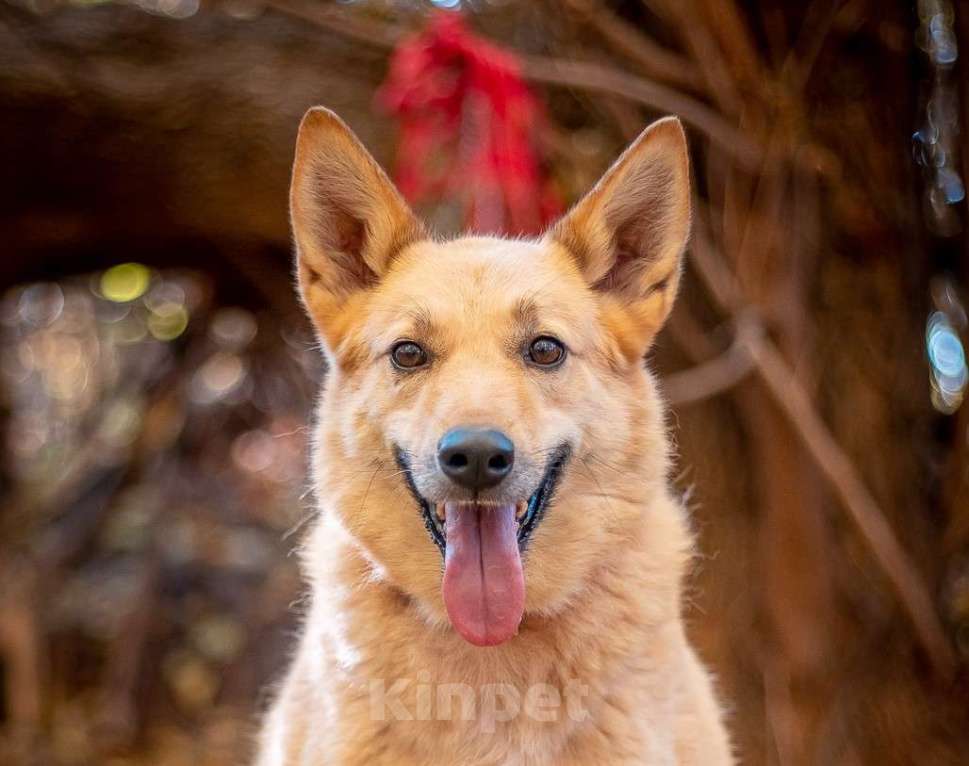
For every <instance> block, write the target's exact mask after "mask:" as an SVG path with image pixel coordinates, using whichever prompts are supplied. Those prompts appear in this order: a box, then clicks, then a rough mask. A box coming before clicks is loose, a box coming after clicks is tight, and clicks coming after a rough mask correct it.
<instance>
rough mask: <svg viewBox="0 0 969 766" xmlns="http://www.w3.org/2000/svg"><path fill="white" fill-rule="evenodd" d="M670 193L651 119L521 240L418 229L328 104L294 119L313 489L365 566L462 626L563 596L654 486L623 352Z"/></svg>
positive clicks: (505, 634)
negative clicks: (324, 372)
mask: <svg viewBox="0 0 969 766" xmlns="http://www.w3.org/2000/svg"><path fill="white" fill-rule="evenodd" d="M689 197H690V195H689V169H688V160H687V150H686V140H685V137H684V134H683V129H682V128H681V126H680V124H679V122H678V121H677V120H675V119H665V120H662V121H660V122H657V123H655V124H653V125H652V126H650V127H649V128H648V129H647V130H646V131H644V132H643V134H642V135H641V136H640V137H639V138H638V139H637V140H636V141H635V142H634V143H633V144H632V145H631V146H630V147H629V149H628V150H627V151H626V152H625V153H624V154H623V155H622V157H620V158H619V160H618V161H617V162H616V163H615V165H613V167H612V168H611V169H610V170H609V171H608V172H607V173H606V175H605V176H604V177H603V178H602V180H601V181H600V182H599V184H598V185H597V186H596V187H595V188H594V189H593V190H592V191H591V192H590V193H589V194H588V195H587V196H586V197H585V198H584V199H583V200H581V201H580V202H579V203H578V204H577V205H576V206H575V207H574V208H573V209H572V211H571V212H569V213H568V215H566V216H565V217H564V218H563V219H562V220H561V221H559V222H558V223H557V224H556V225H555V226H553V227H552V228H551V229H550V230H549V231H548V233H547V234H546V235H545V236H543V237H542V238H540V239H538V240H534V241H527V240H504V239H495V238H488V237H462V238H458V239H452V240H449V241H439V240H435V239H433V238H431V237H430V236H429V235H428V234H427V233H426V232H425V229H424V227H423V225H422V224H421V223H420V222H419V221H418V220H417V219H416V218H415V216H414V215H413V213H412V212H411V211H410V210H409V208H408V207H407V205H406V203H405V202H404V201H403V200H402V198H401V197H400V195H399V194H398V193H397V191H396V190H395V189H394V187H393V185H392V184H391V183H390V181H389V180H388V179H387V177H386V175H385V174H384V173H383V171H382V170H381V169H380V168H379V167H378V165H377V164H376V163H375V162H374V160H373V159H372V158H371V157H370V155H369V154H368V153H367V151H366V150H365V149H364V148H363V146H362V145H361V144H360V143H359V141H358V140H357V139H356V137H355V136H354V135H353V134H352V133H351V132H350V130H349V129H348V128H347V127H346V126H345V125H344V124H343V122H342V121H340V119H339V118H338V117H336V116H335V115H334V114H332V113H331V112H329V111H327V110H325V109H313V110H311V111H310V112H309V113H308V114H307V115H306V117H305V118H304V120H303V123H302V125H301V127H300V132H299V138H298V141H297V149H296V162H295V169H294V175H293V186H292V194H291V206H292V219H293V229H294V232H295V237H296V243H297V253H298V274H299V286H300V290H301V293H302V297H303V301H304V303H305V305H306V308H307V310H308V312H309V315H310V317H311V318H312V320H313V323H314V325H315V327H316V329H317V332H318V334H319V337H320V340H321V342H322V345H323V348H324V351H325V353H326V356H327V359H328V362H329V367H330V372H329V378H328V381H327V384H326V392H325V395H324V397H323V400H322V403H321V408H320V422H319V424H318V431H317V438H316V456H315V465H314V470H315V481H316V489H317V491H318V493H319V495H320V499H321V502H322V504H323V506H324V512H325V513H331V514H334V518H336V519H338V520H339V522H340V523H341V524H342V525H343V526H344V527H345V528H346V530H347V531H348V532H349V533H350V535H351V536H352V537H353V538H354V540H355V541H356V542H357V543H358V544H359V546H360V549H361V550H362V551H363V552H364V554H365V555H366V556H367V558H368V559H369V561H370V562H371V564H372V567H373V571H374V573H375V574H376V575H377V576H380V577H384V578H386V579H387V580H389V581H391V582H392V583H393V584H394V585H395V586H396V587H398V588H400V589H401V590H402V591H403V592H405V593H406V594H408V595H409V596H410V597H412V598H413V599H414V600H415V602H416V603H417V604H418V605H419V606H420V607H421V609H422V611H423V613H424V614H425V615H426V616H427V617H428V618H430V619H432V620H434V619H443V618H444V617H445V616H446V617H447V618H448V619H449V620H450V622H451V624H452V625H453V626H454V628H455V629H456V630H457V631H458V632H459V633H460V634H461V635H462V636H464V637H465V638H466V639H467V640H468V641H470V642H472V643H475V644H480V645H493V644H498V643H501V642H503V641H506V640H508V639H509V638H511V637H512V636H513V635H514V634H515V633H516V631H517V629H518V626H519V623H520V621H521V619H522V617H523V614H524V613H526V612H529V613H543V614H550V613H554V612H555V611H556V610H559V609H562V608H563V607H564V606H565V605H567V603H568V602H569V599H570V598H571V597H572V596H574V595H575V594H576V593H578V592H579V591H580V590H581V589H582V587H583V584H584V583H586V582H587V581H588V578H590V577H593V576H594V573H595V571H596V567H597V565H601V564H602V563H603V562H606V561H608V558H609V557H610V555H611V554H612V552H613V551H614V550H615V549H616V547H617V546H619V545H621V544H622V542H623V541H624V540H625V539H628V537H629V536H637V535H639V534H640V531H639V529H638V528H637V522H638V521H640V520H641V516H642V505H643V504H644V503H645V502H648V501H649V499H650V497H651V493H652V494H655V493H656V492H657V491H661V490H660V489H658V488H661V487H663V486H664V485H663V482H664V480H665V470H666V446H665V439H664V438H663V435H662V416H661V413H660V411H659V409H660V408H659V404H658V400H657V397H656V395H655V391H654V387H653V384H652V381H651V379H650V377H649V375H648V374H647V372H646V371H645V369H644V364H643V357H644V355H645V353H646V351H647V349H648V348H649V345H650V343H651V342H652V339H653V338H654V337H655V335H656V333H657V331H658V330H659V328H660V327H661V325H662V323H663V322H664V320H665V319H666V317H667V315H668V313H669V311H670V308H671V306H672V303H673V299H674V296H675V294H676V289H677V283H678V281H679V274H680V261H681V257H682V253H683V250H684V247H685V244H686V240H687V236H688V230H689V219H690V202H689ZM442 557H443V559H442ZM442 560H443V568H442Z"/></svg>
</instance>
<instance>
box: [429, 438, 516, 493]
mask: <svg viewBox="0 0 969 766" xmlns="http://www.w3.org/2000/svg"><path fill="white" fill-rule="evenodd" d="M437 462H438V464H439V465H440V466H441V470H442V471H444V473H445V474H447V476H448V477H449V478H450V479H451V481H453V482H455V483H456V484H460V485H461V486H462V487H466V488H467V489H473V490H480V489H488V487H493V486H495V485H496V484H498V483H499V482H500V481H501V480H502V479H504V478H505V477H506V476H507V475H508V474H509V473H511V466H512V464H513V463H514V462H515V445H514V443H512V440H511V439H509V438H508V437H507V436H505V435H504V434H503V433H502V432H501V431H495V430H494V429H491V428H471V427H467V428H462V427H459V428H452V429H451V430H450V431H448V432H447V433H446V434H444V436H443V437H441V441H439V442H438V444H437Z"/></svg>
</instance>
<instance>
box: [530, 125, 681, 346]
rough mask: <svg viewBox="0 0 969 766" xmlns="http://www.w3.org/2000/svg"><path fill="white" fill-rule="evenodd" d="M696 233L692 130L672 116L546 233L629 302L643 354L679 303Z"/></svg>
mask: <svg viewBox="0 0 969 766" xmlns="http://www.w3.org/2000/svg"><path fill="white" fill-rule="evenodd" d="M689 234H690V164H689V156H688V154H687V144H686V135H685V134H684V132H683V126H682V125H681V124H680V121H679V120H678V119H676V118H675V117H667V118H665V119H662V120H659V121H657V122H654V123H653V124H652V125H650V126H649V127H648V128H646V130H644V131H643V132H642V133H641V134H640V135H639V138H637V139H636V140H635V141H633V143H632V144H631V145H630V146H629V148H628V149H626V151H625V152H623V154H622V156H621V157H620V158H619V159H618V160H616V162H615V164H614V165H613V166H612V167H611V168H610V169H609V170H608V171H607V172H606V174H605V175H604V176H603V177H602V179H601V180H600V181H599V183H598V184H596V186H595V187H594V188H593V189H592V191H590V192H589V193H588V194H587V195H586V196H585V197H583V198H582V199H581V200H580V201H579V202H578V203H577V204H576V205H575V207H573V208H572V210H571V211H569V213H568V214H567V215H566V216H565V217H564V218H563V219H562V220H560V221H559V222H558V223H556V224H555V225H554V226H553V227H552V228H551V229H550V230H549V232H548V234H547V235H546V237H548V238H549V239H551V240H553V241H555V242H557V243H558V244H559V245H561V246H562V247H563V248H565V250H567V251H568V253H569V254H570V255H571V257H572V258H574V259H575V261H576V263H577V265H578V267H579V270H580V271H581V273H582V275H583V276H584V277H585V279H586V281H587V282H588V283H589V284H590V285H591V286H592V287H593V288H594V289H596V290H599V291H603V292H605V293H608V294H609V295H610V296H611V297H613V298H615V299H616V301H617V302H618V303H619V304H620V305H621V306H622V308H623V312H624V313H625V315H626V319H625V321H626V324H627V325H628V324H629V323H631V324H632V325H633V326H632V327H628V326H627V328H626V330H627V332H626V333H625V335H626V336H627V337H626V338H625V341H626V342H625V343H624V344H623V345H624V346H629V348H627V349H624V350H627V351H629V352H630V353H635V354H637V355H639V356H642V354H643V353H645V351H646V349H647V348H648V346H649V344H650V342H651V341H652V339H653V338H654V337H655V335H656V333H657V332H658V331H659V329H660V327H662V325H663V322H664V321H666V317H667V316H668V315H669V312H670V309H671V308H672V307H673V299H674V298H675V297H676V289H677V286H678V284H679V279H680V269H681V261H682V258H683V251H684V250H685V248H686V243H687V239H688V238H689ZM628 330H632V331H633V332H632V335H633V336H634V337H628V336H629V332H628ZM633 347H636V348H633Z"/></svg>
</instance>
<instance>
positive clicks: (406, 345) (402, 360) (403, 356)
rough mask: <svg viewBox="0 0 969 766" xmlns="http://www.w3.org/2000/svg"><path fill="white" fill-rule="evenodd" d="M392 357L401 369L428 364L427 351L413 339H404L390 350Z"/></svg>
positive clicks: (395, 364)
mask: <svg viewBox="0 0 969 766" xmlns="http://www.w3.org/2000/svg"><path fill="white" fill-rule="evenodd" d="M390 359H391V361H392V362H393V363H394V366H395V367H398V368H400V369H401V370H414V369H416V368H418V367H423V366H424V365H425V364H427V352H426V351H424V349H422V348H421V347H420V346H418V345H417V344H416V343H414V341H412V340H402V341H401V342H400V343H398V344H397V345H395V346H394V347H393V348H392V349H391V350H390Z"/></svg>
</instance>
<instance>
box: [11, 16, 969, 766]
mask: <svg viewBox="0 0 969 766" xmlns="http://www.w3.org/2000/svg"><path fill="white" fill-rule="evenodd" d="M964 52H969V3H966V2H948V1H946V0H918V2H914V1H913V0H804V1H803V2H783V1H782V0H608V1H607V0H563V1H562V2H552V0H532V1H526V0H439V1H438V2H433V3H432V2H420V1H419V0H412V1H408V0H358V1H356V2H354V1H352V0H347V1H344V2H326V1H325V0H129V2H113V1H111V0H69V1H68V2H64V1H63V0H0V168H2V170H0V179H2V183H0V242H2V258H0V444H2V450H0V763H3V764H9V765H10V766H26V765H27V764H43V765H45V766H46V765H48V764H50V765H51V766H61V765H64V766H69V765H73V764H110V765H111V766H122V765H123V764H128V765H131V766H135V765H140V764H160V765H162V766H165V765H167V764H172V765H175V764H189V763H190V764H195V765H197V766H222V765H223V764H225V765H228V764H238V763H242V762H244V759H245V758H246V757H247V755H248V753H249V752H250V749H251V738H252V733H253V731H254V727H255V724H256V721H257V715H258V712H259V710H261V709H262V706H263V705H264V704H265V701H266V694H267V691H266V689H267V686H266V685H267V683H269V682H270V681H271V680H272V679H274V678H275V677H277V675H278V673H279V671H280V669H281V668H282V667H283V665H284V663H285V660H286V658H287V656H288V651H289V649H290V647H291V646H292V641H293V635H294V630H295V627H296V619H297V617H296V616H297V615H298V613H299V610H300V603H301V599H302V597H303V595H304V593H303V590H302V586H301V583H300V580H299V576H298V572H297V566H296V561H295V557H294V556H293V555H292V551H293V548H294V546H295V545H297V544H298V541H299V539H300V536H301V533H302V528H303V525H304V523H305V522H306V521H307V520H308V519H309V518H310V517H311V515H312V497H311V496H309V494H308V488H307V481H306V475H305V474H306V471H305V467H306V441H307V427H306V424H307V422H308V418H309V415H310V412H309V411H310V407H311V404H312V401H313V398H314V396H315V391H316V390H317V388H318V386H319V383H320V381H321V379H322V377H323V375H324V370H323V367H322V363H321V360H320V356H319V353H318V351H317V349H316V347H315V341H314V338H313V336H312V333H311V332H310V330H309V328H308V325H307V322H306V321H305V319H304V318H303V317H302V315H301V312H300V310H299V307H298V305H297V303H296V300H295V296H294V292H293V289H292V281H291V271H290V234H289V228H288V221H287V211H286V205H287V186H288V181H289V170H290V162H291V158H292V150H293V143H294V138H295V133H296V128H297V125H298V122H299V119H300V117H301V116H302V114H303V112H304V110H305V109H307V108H308V107H309V106H311V105H315V104H325V105H327V106H329V107H331V108H333V109H335V110H337V111H338V112H339V113H340V114H341V115H342V116H343V117H344V118H345V119H346V120H347V121H348V122H349V124H350V125H351V126H352V127H353V128H354V129H355V130H356V131H357V132H358V133H359V135H360V136H361V138H362V139H363V141H364V142H365V143H366V144H367V146H368V147H370V148H371V150H372V151H373V152H374V153H375V155H376V156H377V157H378V159H379V160H380V161H381V162H382V163H384V164H385V166H387V167H388V168H392V169H395V173H396V177H397V178H398V180H399V182H400V184H401V187H402V188H403V190H404V191H405V192H406V193H407V194H408V196H410V197H411V198H412V199H414V200H415V204H416V205H417V206H418V208H419V209H420V210H421V212H423V213H424V214H425V215H427V216H428V217H429V218H430V219H431V220H432V221H433V222H434V224H435V225H436V226H437V228H438V229H439V230H441V231H443V232H453V231H456V230H457V229H459V228H460V227H461V226H462V225H470V226H472V227H475V228H478V229H481V230H499V231H504V232H508V233H513V234H514V233H519V232H529V231H536V230H538V229H540V228H541V226H542V225H543V224H544V222H546V221H547V220H548V218H549V217H550V216H552V215H555V214H556V212H557V211H560V210H561V209H563V208H564V207H565V206H567V205H568V204H570V203H571V202H572V201H574V200H575V199H576V197H577V196H578V195H579V194H581V193H582V192H583V191H584V190H585V189H586V188H587V187H588V186H589V185H590V184H591V183H592V182H594V180H595V179H596V178H597V177H598V176H599V174H600V173H601V172H602V171H603V170H604V169H605V167H606V166H607V165H608V163H609V162H610V161H611V160H612V159H613V158H614V157H615V155H616V154H617V152H618V151H620V150H621V148H622V147H623V146H624V145H625V143H626V142H627V141H629V140H630V139H631V138H632V137H634V136H635V135H636V134H637V133H638V131H639V130H640V129H641V128H642V127H643V126H644V125H645V124H647V123H648V122H649V121H650V120H652V119H654V118H656V117H659V116H662V115H665V114H670V113H674V114H678V115H680V116H681V117H682V118H683V120H684V122H685V123H686V126H687V130H688V132H689V135H690V142H691V149H692V153H693V158H694V176H695V184H696V204H697V214H696V221H695V231H694V238H693V243H692V245H691V252H690V259H689V264H690V265H689V266H688V270H687V274H686V279H685V284H684V288H683V291H682V295H681V299H680V301H679V303H678V305H677V308H676V311H675V313H674V316H673V318H672V320H671V322H670V325H669V326H668V328H667V329H666V330H665V331H664V333H663V334H662V336H661V337H660V339H659V341H658V343H657V346H656V348H655V349H654V351H653V353H652V354H651V362H650V363H651V364H652V366H653V367H654V368H655V369H657V370H658V371H659V373H660V375H661V377H662V378H663V381H664V387H665V390H666V393H667V395H668V397H669V399H670V401H671V403H672V410H671V414H670V428H671V431H672V434H673V436H674V438H675V441H676V444H677V447H678V451H679V453H680V458H679V462H678V464H677V469H676V482H677V485H678V486H679V487H680V489H681V490H682V491H683V492H684V493H685V494H686V495H687V496H688V498H689V504H690V507H691V509H692V513H693V518H694V524H695V528H696V530H697V532H698V535H699V552H700V556H699V560H698V565H697V567H696V570H695V572H694V573H693V575H692V576H691V578H690V587H689V596H690V597H689V603H688V605H687V616H688V620H689V624H690V630H691V633H692V636H693V639H694V641H695V642H696V643H697V645H698V647H699V649H700V652H701V654H702V655H703V657H704V658H705V660H706V661H707V662H708V663H709V664H710V665H711V666H712V668H714V670H715V671H716V674H717V677H718V679H719V685H720V688H721V691H722V695H723V698H724V699H725V700H726V701H727V702H728V705H729V711H730V713H729V715H730V728H731V730H732V733H733V736H734V739H735V741H736V744H737V750H738V752H739V754H740V756H741V759H742V762H743V763H745V764H751V765H754V766H758V765H760V764H785V765H787V764H850V765H855V764H911V763H919V764H965V763H969V704H967V701H969V683H967V680H966V679H967V676H966V668H967V662H969V461H967V455H969V407H967V406H965V405H964V404H963V396H964V393H965V388H966V383H967V377H969V376H967V369H966V355H965V351H964V344H965V343H966V340H967V315H966V300H967V278H969V252H967V249H966V246H967V241H966V236H965V229H964V227H965V204H966V203H965V191H964V179H965V177H966V172H965V171H966V165H965V163H966V162H967V160H969V151H967V150H966V147H965V140H966V133H965V132H964V131H963V129H962V126H964V125H965V124H966V121H967V120H966V117H967V115H969V93H967V90H969V80H967V78H966V76H965V72H966V70H965V66H966V64H965V59H964V55H960V54H964Z"/></svg>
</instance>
